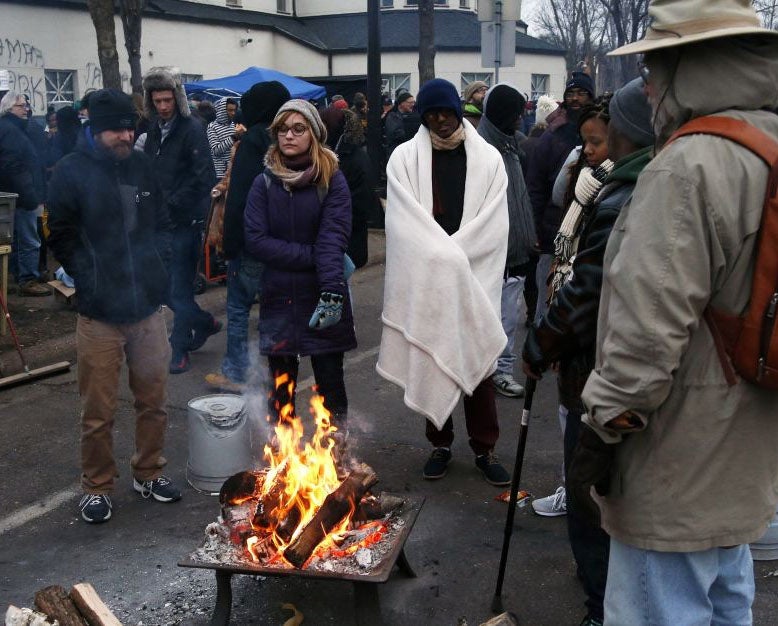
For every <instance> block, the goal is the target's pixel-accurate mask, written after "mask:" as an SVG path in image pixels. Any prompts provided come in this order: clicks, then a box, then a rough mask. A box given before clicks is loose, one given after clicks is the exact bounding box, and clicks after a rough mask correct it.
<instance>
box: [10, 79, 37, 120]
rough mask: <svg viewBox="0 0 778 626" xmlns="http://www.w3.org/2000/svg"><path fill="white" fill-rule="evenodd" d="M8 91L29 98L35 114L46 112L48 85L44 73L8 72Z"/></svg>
mask: <svg viewBox="0 0 778 626" xmlns="http://www.w3.org/2000/svg"><path fill="white" fill-rule="evenodd" d="M8 89H9V90H10V91H17V92H19V93H21V94H24V95H25V96H27V97H28V98H29V99H30V105H31V106H32V110H33V112H34V113H36V114H38V113H43V112H45V111H46V84H45V80H44V77H43V73H42V72H41V73H38V74H32V73H25V72H24V71H21V72H17V71H16V70H8Z"/></svg>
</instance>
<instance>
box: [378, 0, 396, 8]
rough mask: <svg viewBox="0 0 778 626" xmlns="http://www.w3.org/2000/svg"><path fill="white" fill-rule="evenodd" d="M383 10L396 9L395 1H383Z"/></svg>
mask: <svg viewBox="0 0 778 626" xmlns="http://www.w3.org/2000/svg"><path fill="white" fill-rule="evenodd" d="M381 8H382V9H392V8H394V0H381Z"/></svg>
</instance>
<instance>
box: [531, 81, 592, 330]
mask: <svg viewBox="0 0 778 626" xmlns="http://www.w3.org/2000/svg"><path fill="white" fill-rule="evenodd" d="M593 99H594V81H592V78H591V76H589V75H588V74H584V73H583V72H573V75H572V78H570V80H569V81H567V84H566V85H565V93H564V102H563V104H562V106H561V107H560V108H559V109H557V110H556V111H554V113H552V114H551V115H549V117H548V129H547V130H546V132H544V133H543V135H542V136H541V138H540V141H539V142H538V145H537V147H536V148H535V154H534V155H533V158H532V159H531V160H530V162H529V169H528V171H527V190H528V191H529V196H530V199H531V200H532V208H533V210H534V212H535V226H536V228H537V233H538V243H539V245H540V259H539V260H538V269H537V284H538V291H539V295H538V303H537V311H536V317H535V319H536V320H537V319H540V316H541V315H543V313H544V312H545V310H546V275H547V274H548V270H549V268H550V266H551V258H552V256H553V253H554V237H555V236H556V234H557V231H558V230H559V227H560V225H561V224H562V217H563V216H564V213H563V211H564V208H565V207H559V206H556V205H555V204H554V203H553V201H552V200H551V191H552V189H553V188H554V182H555V181H556V177H557V175H558V174H559V171H560V170H561V169H562V165H563V164H564V162H565V159H566V158H567V156H568V155H569V154H570V151H571V150H572V149H573V148H575V146H577V145H578V144H579V143H581V138H580V137H579V136H578V116H579V115H580V114H581V110H582V109H583V107H584V106H586V105H587V104H589V103H590V102H591V101H592V100H593ZM528 278H529V280H532V277H531V276H529V277H528Z"/></svg>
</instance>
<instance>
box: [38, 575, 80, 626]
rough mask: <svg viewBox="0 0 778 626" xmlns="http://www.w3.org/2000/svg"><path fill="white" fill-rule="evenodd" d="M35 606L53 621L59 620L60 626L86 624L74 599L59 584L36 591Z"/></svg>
mask: <svg viewBox="0 0 778 626" xmlns="http://www.w3.org/2000/svg"><path fill="white" fill-rule="evenodd" d="M35 608H36V609H38V611H40V612H41V613H44V614H45V615H47V616H48V617H50V618H51V619H52V621H53V620H57V621H58V622H59V623H60V626H86V622H85V621H84V618H83V617H81V613H79V612H78V609H77V608H76V605H75V604H74V603H73V600H71V599H70V598H69V597H68V594H67V592H66V591H65V589H64V588H62V587H60V586H59V585H51V586H50V587H44V588H43V589H40V590H39V591H36V592H35Z"/></svg>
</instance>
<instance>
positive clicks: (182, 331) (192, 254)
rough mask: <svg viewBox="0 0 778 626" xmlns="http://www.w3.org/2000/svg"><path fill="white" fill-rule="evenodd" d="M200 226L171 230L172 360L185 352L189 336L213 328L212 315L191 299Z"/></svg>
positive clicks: (200, 234) (199, 245)
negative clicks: (196, 331) (197, 331)
mask: <svg viewBox="0 0 778 626" xmlns="http://www.w3.org/2000/svg"><path fill="white" fill-rule="evenodd" d="M201 231H202V226H201V225H200V224H193V225H189V226H176V228H175V229H174V230H173V237H172V248H173V257H172V259H171V260H170V298H169V302H168V304H169V305H170V308H171V309H172V310H173V314H174V315H173V331H172V332H171V333H170V345H171V346H172V347H173V358H174V359H177V358H180V355H181V354H182V353H184V352H188V351H189V345H190V343H191V341H192V333H193V331H195V330H199V331H205V330H207V329H208V328H209V327H210V326H212V325H213V323H214V320H213V315H211V314H210V313H208V312H207V311H203V310H202V309H201V308H200V307H199V305H198V304H197V302H195V299H194V279H195V276H196V274H197V264H198V262H199V260H200V249H201V244H202V232H201Z"/></svg>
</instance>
